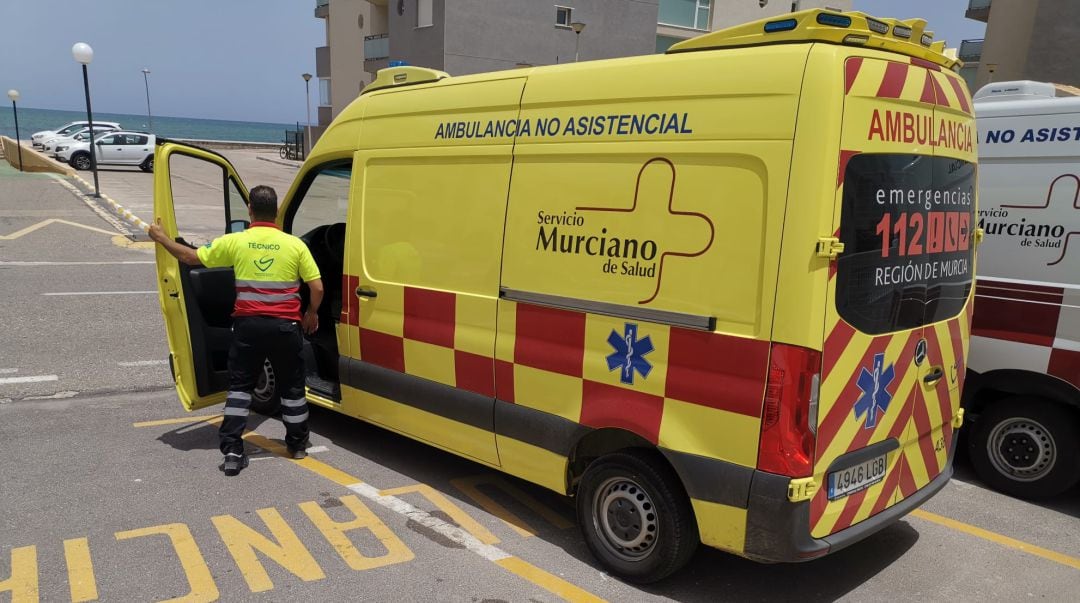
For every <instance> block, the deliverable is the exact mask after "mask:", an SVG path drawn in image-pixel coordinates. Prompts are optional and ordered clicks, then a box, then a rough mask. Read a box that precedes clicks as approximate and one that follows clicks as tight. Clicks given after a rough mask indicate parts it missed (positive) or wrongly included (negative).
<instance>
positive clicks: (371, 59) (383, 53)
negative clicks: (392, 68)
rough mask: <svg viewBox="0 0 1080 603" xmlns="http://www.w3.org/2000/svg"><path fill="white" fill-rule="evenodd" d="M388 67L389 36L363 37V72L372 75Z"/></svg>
mask: <svg viewBox="0 0 1080 603" xmlns="http://www.w3.org/2000/svg"><path fill="white" fill-rule="evenodd" d="M389 65H390V34H375V35H373V36H364V71H367V72H368V73H374V72H376V71H378V70H380V69H385V68H386V67H388V66H389Z"/></svg>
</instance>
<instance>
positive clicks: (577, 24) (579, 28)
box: [570, 21, 585, 63]
mask: <svg viewBox="0 0 1080 603" xmlns="http://www.w3.org/2000/svg"><path fill="white" fill-rule="evenodd" d="M570 27H571V28H572V29H573V30H574V40H575V41H574V62H575V63H576V62H577V61H578V54H579V52H578V51H580V50H581V32H583V31H585V24H584V23H582V22H581V21H574V22H573V23H571V24H570Z"/></svg>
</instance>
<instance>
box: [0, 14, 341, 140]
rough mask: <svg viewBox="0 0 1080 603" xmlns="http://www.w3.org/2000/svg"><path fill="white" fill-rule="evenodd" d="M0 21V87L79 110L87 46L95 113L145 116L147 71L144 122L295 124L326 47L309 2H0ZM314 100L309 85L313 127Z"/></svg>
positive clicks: (33, 102)
mask: <svg viewBox="0 0 1080 603" xmlns="http://www.w3.org/2000/svg"><path fill="white" fill-rule="evenodd" d="M0 23H2V24H3V25H4V27H3V30H4V32H3V35H2V37H0V91H3V92H6V91H7V90H9V89H11V88H16V89H18V90H19V93H20V95H21V98H20V100H19V103H20V105H23V106H26V107H33V108H38V109H66V110H85V109H86V104H85V100H84V95H83V86H82V74H81V71H80V66H79V64H78V63H76V62H75V60H74V59H73V58H72V56H71V46H72V45H73V44H74V43H76V42H86V43H88V44H90V46H91V47H93V49H94V60H93V62H92V63H90V66H89V73H90V92H91V100H92V103H93V108H94V111H95V112H98V111H100V112H109V113H133V114H142V113H145V112H146V92H145V90H144V86H143V74H142V69H143V68H144V67H145V68H149V69H150V77H149V80H150V104H151V108H152V110H153V113H154V115H167V116H174V117H197V118H211V119H231V120H238V121H263V122H273V123H293V122H296V121H300V122H303V121H304V120H305V113H306V108H305V104H304V80H303V78H301V77H300V76H301V74H302V73H305V72H307V73H315V47H317V46H323V45H324V44H325V43H326V33H325V25H324V24H325V21H323V20H322V19H316V18H315V0H0ZM5 100H6V99H5ZM317 105H318V86H317V81H316V80H314V79H313V80H312V82H311V107H312V109H311V110H312V120H313V121H314V119H315V117H314V112H315V107H316V106H317Z"/></svg>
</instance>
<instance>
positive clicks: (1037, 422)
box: [968, 397, 1080, 498]
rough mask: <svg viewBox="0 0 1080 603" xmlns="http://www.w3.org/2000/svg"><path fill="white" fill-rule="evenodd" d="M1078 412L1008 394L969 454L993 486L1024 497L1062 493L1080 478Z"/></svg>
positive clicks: (985, 417)
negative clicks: (1008, 396)
mask: <svg viewBox="0 0 1080 603" xmlns="http://www.w3.org/2000/svg"><path fill="white" fill-rule="evenodd" d="M1077 423H1078V418H1077V417H1076V413H1071V412H1069V411H1068V410H1067V409H1066V408H1065V407H1063V406H1061V405H1059V404H1055V403H1052V402H1049V401H1046V400H1041V399H1038V398H1023V397H1016V398H1006V399H1003V400H1000V401H998V402H995V403H994V404H993V405H992V406H990V407H989V408H988V409H986V410H985V411H984V412H983V413H982V415H981V416H980V417H979V419H978V422H977V423H976V424H975V430H974V433H972V437H971V440H970V442H969V444H968V453H969V455H970V457H971V464H972V466H974V468H975V472H976V473H978V475H979V477H980V478H981V479H982V480H983V481H985V482H986V483H987V484H989V485H990V487H992V488H994V489H995V490H998V491H1001V492H1004V493H1005V494H1009V495H1011V496H1016V497H1019V498H1045V497H1049V496H1054V495H1057V494H1061V493H1062V492H1064V491H1066V490H1068V489H1069V488H1071V487H1072V486H1073V485H1075V484H1076V483H1077V481H1080V427H1078V425H1077Z"/></svg>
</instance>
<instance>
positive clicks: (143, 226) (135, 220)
mask: <svg viewBox="0 0 1080 603" xmlns="http://www.w3.org/2000/svg"><path fill="white" fill-rule="evenodd" d="M75 178H78V180H79V182H82V183H83V186H84V187H86V190H87V191H88V192H87V193H86V197H87V198H88V199H94V197H92V196H91V195H90V192H89V191H92V190H93V185H91V184H90V183H89V182H87V181H86V180H83V178H82V176H80V175H78V174H75ZM99 198H100V199H104V200H105V202H106V203H108V204H109V206H110V207H112V210H113V212H114V213H116V215H118V216H120V217H121V218H123V219H125V220H127V221H128V222H130V223H131V224H133V225H134V226H136V227H137V228H139V230H142V231H143V232H144V233H145V232H146V231H147V230H149V229H150V225H149V224H147V223H146V222H144V221H143V219H142V218H140V217H139V216H136V215H135V214H133V213H131V210H129V209H127V208H125V207H124V206H123V205H120V204H119V203H117V202H116V201H114V200H113V199H112V198H110V197H109V196H108V195H105V194H102V195H101V197H99ZM128 236H132V237H135V236H138V235H137V234H135V235H132V234H130V233H128Z"/></svg>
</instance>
